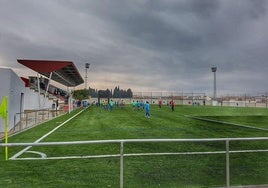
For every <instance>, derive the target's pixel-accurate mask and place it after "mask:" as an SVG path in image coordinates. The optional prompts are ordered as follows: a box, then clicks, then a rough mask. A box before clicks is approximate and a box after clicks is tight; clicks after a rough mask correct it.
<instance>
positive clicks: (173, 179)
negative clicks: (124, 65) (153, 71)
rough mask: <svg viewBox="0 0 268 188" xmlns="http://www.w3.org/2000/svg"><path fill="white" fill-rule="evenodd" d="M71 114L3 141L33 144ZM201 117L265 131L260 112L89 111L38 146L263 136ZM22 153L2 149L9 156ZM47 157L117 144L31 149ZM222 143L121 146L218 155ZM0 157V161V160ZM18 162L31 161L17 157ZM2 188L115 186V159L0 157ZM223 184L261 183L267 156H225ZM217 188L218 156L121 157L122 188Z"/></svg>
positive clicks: (239, 145) (263, 145) (267, 114)
mask: <svg viewBox="0 0 268 188" xmlns="http://www.w3.org/2000/svg"><path fill="white" fill-rule="evenodd" d="M77 112H78V111H75V112H72V114H68V115H64V116H61V117H59V118H57V119H54V120H52V121H49V122H46V123H44V124H42V125H39V126H37V127H35V128H32V129H30V130H28V131H26V132H23V133H20V134H18V135H16V136H13V137H11V138H10V139H9V142H34V141H35V140H37V139H39V138H40V137H42V136H43V135H45V134H46V133H48V132H49V131H51V130H52V129H53V128H55V127H56V126H58V125H60V124H61V123H62V122H64V121H65V120H67V119H68V118H70V117H71V116H72V115H74V114H75V113H77ZM185 115H188V116H197V117H202V118H205V119H211V120H218V121H224V122H229V123H236V124H242V125H248V126H251V127H257V128H264V129H268V110H267V109H262V108H227V107H209V106H206V107H203V106H199V107H193V106H178V107H176V108H175V112H171V110H170V109H169V108H168V107H167V106H163V107H162V109H159V108H158V106H152V110H151V118H149V119H148V118H145V114H144V111H132V110H131V107H130V106H127V107H126V108H125V109H123V110H120V109H115V110H114V111H113V112H109V111H104V110H102V111H101V110H100V108H97V107H90V108H88V109H87V110H86V111H84V112H83V113H81V114H80V115H78V116H77V117H75V118H74V119H73V120H71V121H70V122H68V123H67V124H65V125H63V126H62V127H61V128H59V129H58V130H57V131H55V132H54V133H52V134H51V135H49V136H48V137H46V138H45V139H44V140H42V142H52V141H53V142H55V141H85V140H104V139H105V140H107V139H137V138H141V139H146V138H236V137H268V131H265V130H258V129H249V128H246V127H239V126H232V125H229V124H224V123H215V122H210V121H201V120H197V119H192V118H189V117H187V116H185ZM267 148H268V142H267V141H254V142H231V143H230V149H231V150H237V149H267ZM21 149H23V148H22V147H12V148H9V156H10V157H11V156H13V155H14V154H16V153H17V152H18V151H20V150H21ZM30 150H31V151H39V152H43V153H46V154H47V156H48V157H53V156H54V157H55V156H56V157H59V156H74V155H78V156H79V155H97V154H118V153H119V150H120V148H119V144H103V145H80V146H78V145H76V146H54V147H33V148H31V149H30ZM223 150H225V143H224V142H204V143H126V144H124V152H125V153H136V152H138V153H140V152H141V153H145V152H190V151H223ZM1 156H2V157H1ZM21 157H37V156H36V154H31V153H25V154H23V155H22V156H21ZM0 163H1V168H0V174H1V176H0V182H1V186H2V187H14V188H17V187H27V188H28V187H66V188H68V187H94V188H95V187H119V165H120V161H119V158H101V159H66V160H37V161H36V160H27V161H10V160H9V161H5V160H4V148H1V151H0ZM230 168H231V170H230V173H231V185H250V184H251V185H252V184H268V153H267V152H266V153H243V154H231V156H230ZM217 186H218V187H220V186H225V155H224V154H214V155H175V156H139V157H125V158H124V187H133V188H136V187H165V188H166V187H172V188H173V187H217Z"/></svg>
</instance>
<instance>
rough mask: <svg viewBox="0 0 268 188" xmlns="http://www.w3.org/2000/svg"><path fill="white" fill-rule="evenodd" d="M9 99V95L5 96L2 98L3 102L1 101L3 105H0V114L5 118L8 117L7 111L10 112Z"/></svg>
mask: <svg viewBox="0 0 268 188" xmlns="http://www.w3.org/2000/svg"><path fill="white" fill-rule="evenodd" d="M7 103H8V99H7V96H5V97H4V98H3V100H2V103H1V106H0V116H1V117H2V118H3V119H6V118H7V113H8V105H7Z"/></svg>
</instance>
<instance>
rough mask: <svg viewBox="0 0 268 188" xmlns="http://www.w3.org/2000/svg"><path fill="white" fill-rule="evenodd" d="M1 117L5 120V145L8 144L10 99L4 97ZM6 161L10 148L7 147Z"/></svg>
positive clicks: (0, 107) (0, 108) (0, 106)
mask: <svg viewBox="0 0 268 188" xmlns="http://www.w3.org/2000/svg"><path fill="white" fill-rule="evenodd" d="M0 117H2V118H3V119H4V120H5V143H6V144H7V143H8V97H7V96H4V98H3V100H2V103H1V105H0ZM5 156H6V160H7V159H8V147H7V146H6V147H5Z"/></svg>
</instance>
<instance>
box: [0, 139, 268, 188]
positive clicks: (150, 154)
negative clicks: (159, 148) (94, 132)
mask: <svg viewBox="0 0 268 188" xmlns="http://www.w3.org/2000/svg"><path fill="white" fill-rule="evenodd" d="M266 140H268V137H254V138H204V139H119V140H92V141H73V142H35V143H7V144H5V143H1V144H0V146H1V147H15V146H53V145H55V146H59V145H83V144H107V143H109V144H112V143H118V144H120V154H111V155H95V156H94V155H93V156H67V157H46V156H45V155H44V156H43V158H12V160H38V159H40V160H44V159H76V158H103V157H120V188H123V171H124V157H130V156H153V155H155V156H157V155H204V154H225V155H226V187H227V188H229V187H230V156H229V155H230V153H246V152H268V148H267V149H259V150H258V149H256V150H238V151H230V146H229V145H230V142H231V141H266ZM149 142H161V143H164V142H166V143H167V142H225V147H226V148H225V149H226V150H225V151H207V152H176V153H172V152H169V153H167V152H163V153H130V154H126V153H124V144H125V143H149Z"/></svg>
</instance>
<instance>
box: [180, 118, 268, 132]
mask: <svg viewBox="0 0 268 188" xmlns="http://www.w3.org/2000/svg"><path fill="white" fill-rule="evenodd" d="M184 117H188V118H192V119H197V120H202V121H209V122H214V123H221V124H227V125H234V126H238V127H245V128H250V129H258V130H263V131H268V129H265V128H260V127H252V126H248V125H242V124H237V123H230V122H225V121H217V120H212V119H206V118H200V117H196V116H189V115H184Z"/></svg>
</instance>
